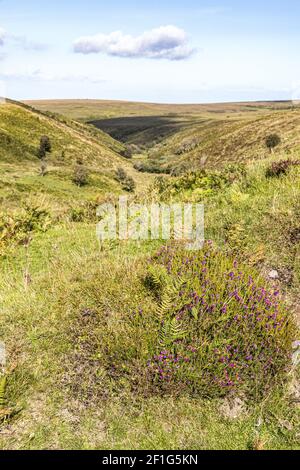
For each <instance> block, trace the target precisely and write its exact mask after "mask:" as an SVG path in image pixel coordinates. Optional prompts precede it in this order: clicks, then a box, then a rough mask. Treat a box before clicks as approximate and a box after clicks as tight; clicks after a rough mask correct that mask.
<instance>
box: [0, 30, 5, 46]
mask: <svg viewBox="0 0 300 470" xmlns="http://www.w3.org/2000/svg"><path fill="white" fill-rule="evenodd" d="M5 38H6V31H5V30H4V29H3V28H0V46H3V44H4V40H5Z"/></svg>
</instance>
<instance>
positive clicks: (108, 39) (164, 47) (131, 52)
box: [73, 26, 194, 60]
mask: <svg viewBox="0 0 300 470" xmlns="http://www.w3.org/2000/svg"><path fill="white" fill-rule="evenodd" d="M73 47H74V52H76V53H81V54H92V53H100V52H102V53H105V54H108V55H110V56H117V57H133V58H142V57H143V58H148V59H168V60H183V59H187V58H188V57H190V56H191V55H192V54H193V52H194V49H192V48H191V47H190V46H189V45H188V38H187V34H186V32H185V31H184V30H183V29H180V28H177V27H176V26H161V27H160V28H156V29H152V30H151V31H146V32H144V33H143V34H141V35H140V36H136V37H134V36H131V35H125V34H123V33H122V32H121V31H115V32H113V33H110V34H107V35H105V34H96V35H95V36H84V37H81V38H79V39H77V40H76V41H75V42H74V44H73Z"/></svg>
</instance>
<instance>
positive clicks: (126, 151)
mask: <svg viewBox="0 0 300 470" xmlns="http://www.w3.org/2000/svg"><path fill="white" fill-rule="evenodd" d="M121 155H122V157H125V158H132V155H133V151H132V148H131V147H130V146H128V145H127V146H125V148H124V150H122V151H121Z"/></svg>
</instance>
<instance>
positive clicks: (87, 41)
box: [0, 0, 300, 103]
mask: <svg viewBox="0 0 300 470" xmlns="http://www.w3.org/2000/svg"><path fill="white" fill-rule="evenodd" d="M299 24H300V2H299V0H285V1H279V0H272V1H270V0H264V1H262V0H260V1H258V0H251V1H250V0H239V1H237V0H213V1H208V0H184V1H183V0H181V1H179V0H172V1H171V0H168V1H167V0H160V1H158V0H151V1H145V0H138V1H137V0H122V1H121V0H110V1H107V0H106V1H102V0H85V1H83V0H60V1H58V0H52V1H51V2H41V1H40V0H39V1H37V0H0V96H7V97H9V98H12V99H18V100H25V99H59V98H65V99H67V98H68V99H72V98H73V99H75V98H77V99H79V98H80V99H86V98H89V99H116V100H131V101H149V102H165V103H207V102H226V101H248V100H282V99H300V27H299Z"/></svg>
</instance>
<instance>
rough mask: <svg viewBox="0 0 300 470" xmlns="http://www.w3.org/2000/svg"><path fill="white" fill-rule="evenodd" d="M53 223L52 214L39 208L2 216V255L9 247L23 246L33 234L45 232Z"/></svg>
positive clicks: (0, 252) (28, 207)
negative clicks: (12, 244) (11, 245)
mask: <svg viewBox="0 0 300 470" xmlns="http://www.w3.org/2000/svg"><path fill="white" fill-rule="evenodd" d="M50 222H51V218H50V214H49V213H48V211H46V210H44V209H40V208H38V207H31V206H25V207H24V209H23V210H22V211H20V212H19V213H17V214H8V213H4V214H0V255H1V254H4V253H5V252H6V247H7V245H9V244H11V243H17V244H21V243H23V242H24V241H26V240H27V239H28V236H29V235H30V234H31V233H32V232H44V231H46V230H47V228H48V226H49V224H50Z"/></svg>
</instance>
